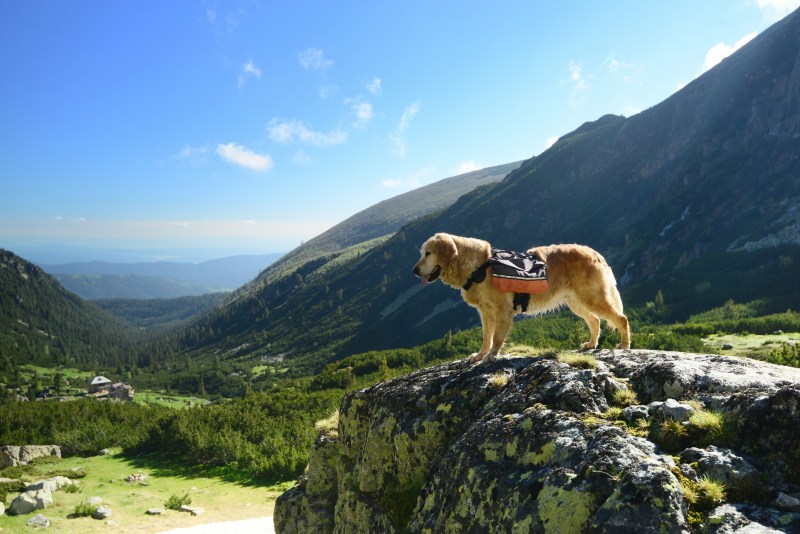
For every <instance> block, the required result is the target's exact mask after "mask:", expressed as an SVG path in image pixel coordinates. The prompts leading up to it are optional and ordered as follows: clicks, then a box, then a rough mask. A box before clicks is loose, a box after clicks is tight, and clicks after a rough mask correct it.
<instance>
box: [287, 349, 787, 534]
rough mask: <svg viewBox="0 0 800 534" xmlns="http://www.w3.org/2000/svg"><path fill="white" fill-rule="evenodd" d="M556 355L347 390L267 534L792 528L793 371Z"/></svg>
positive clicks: (424, 373)
mask: <svg viewBox="0 0 800 534" xmlns="http://www.w3.org/2000/svg"><path fill="white" fill-rule="evenodd" d="M557 356H558V355H556V354H550V355H544V356H542V357H538V358H512V357H508V358H501V359H499V360H498V361H496V362H492V363H480V364H474V365H470V364H468V363H466V361H456V362H451V363H446V364H442V365H438V366H435V367H430V368H427V369H422V370H420V371H416V372H414V373H411V374H409V375H406V376H403V377H399V378H396V379H394V380H391V381H388V382H384V383H380V384H377V385H375V386H373V387H370V388H367V389H363V390H359V391H355V392H352V393H350V394H348V395H347V396H346V397H345V398H344V400H343V401H342V405H341V409H340V415H339V425H338V436H335V435H334V436H331V435H329V434H324V435H320V436H319V438H318V439H317V441H316V443H315V446H314V448H313V449H312V452H311V457H310V462H309V468H308V470H307V472H306V474H305V475H303V476H302V477H301V479H300V480H299V481H298V484H297V485H296V486H295V487H293V488H292V489H290V490H288V491H287V492H285V493H284V494H283V495H282V496H281V497H280V498H279V499H278V501H277V503H276V507H275V525H276V529H277V532H279V533H291V532H319V533H323V532H340V533H345V532H545V533H555V532H558V533H569V532H576V533H577V532H624V531H629V532H637V533H648V532H654V533H655V532H659V533H661V532H665V533H668V532H674V533H684V532H687V533H688V532H707V533H723V532H740V531H741V532H744V531H748V532H750V531H752V532H755V531H759V532H771V531H779V532H800V506H798V503H800V501H798V498H799V497H800V369H795V368H789V367H782V366H776V365H772V364H767V363H763V362H758V361H755V360H749V359H745V358H733V357H723V356H714V355H699V354H685V353H674V352H672V353H671V352H655V351H643V350H633V351H596V352H594V353H593V354H591V355H589V358H582V359H572V360H570V359H569V358H562V357H557ZM567 356H574V355H571V354H570V355H567ZM559 360H563V362H562V361H559ZM564 362H568V363H564ZM570 364H571V365H570ZM626 405H629V406H627V407H625V408H624V409H623V407H624V406H626ZM743 529H744V530H743Z"/></svg>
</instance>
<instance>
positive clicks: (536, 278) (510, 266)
mask: <svg viewBox="0 0 800 534" xmlns="http://www.w3.org/2000/svg"><path fill="white" fill-rule="evenodd" d="M489 261H491V262H492V263H491V267H492V285H493V286H494V288H495V289H497V290H498V291H510V292H513V293H527V294H529V295H535V294H536V293H544V292H545V291H547V267H546V266H545V264H544V262H543V261H541V260H540V259H538V258H536V257H535V256H531V255H530V254H527V253H524V252H513V251H510V250H501V249H496V248H495V249H492V255H491V257H490V258H489Z"/></svg>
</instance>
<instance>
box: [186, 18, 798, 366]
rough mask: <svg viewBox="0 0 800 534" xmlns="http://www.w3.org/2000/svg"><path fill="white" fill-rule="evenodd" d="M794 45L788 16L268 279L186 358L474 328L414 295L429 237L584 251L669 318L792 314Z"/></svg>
mask: <svg viewBox="0 0 800 534" xmlns="http://www.w3.org/2000/svg"><path fill="white" fill-rule="evenodd" d="M799 47H800V12H795V13H793V14H792V15H790V16H788V17H787V18H785V19H784V20H782V21H780V22H778V23H776V24H775V25H773V26H772V27H771V28H769V29H767V30H766V31H764V32H763V33H762V34H761V35H759V36H758V37H756V38H755V39H753V40H752V41H751V42H750V43H748V44H747V45H746V46H744V47H742V48H741V49H740V50H739V51H738V52H736V53H735V54H733V55H731V56H730V57H728V58H727V59H726V60H724V61H723V62H722V63H720V64H719V65H717V66H716V67H714V68H713V69H711V70H710V71H708V72H707V73H705V74H704V75H702V76H700V77H699V78H697V79H696V80H694V81H693V82H691V83H690V84H688V85H687V86H686V87H684V88H683V89H682V90H680V91H678V92H677V93H676V94H674V95H673V96H671V97H670V98H668V99H667V100H665V101H664V102H662V103H661V104H659V105H657V106H654V107H653V108H651V109H648V110H646V111H644V112H642V113H639V114H638V115H635V116H632V117H630V118H624V117H618V116H612V115H608V116H605V117H601V118H600V119H599V120H597V121H595V122H592V123H587V124H584V125H583V126H581V127H580V128H578V129H577V130H575V131H574V132H572V133H570V134H569V135H565V136H563V137H562V138H561V139H560V140H559V141H558V142H557V143H556V144H555V145H554V146H553V147H551V148H550V149H549V150H547V151H546V152H544V153H543V154H541V155H540V156H538V157H534V158H531V159H530V160H527V161H526V162H524V163H523V164H522V165H521V166H520V167H519V168H518V169H516V170H514V171H512V172H510V174H508V176H507V177H506V178H504V179H503V180H502V181H500V182H497V183H494V184H489V185H485V186H482V187H478V188H477V189H475V190H473V191H472V192H470V193H467V194H464V195H463V196H462V197H460V198H459V199H458V200H457V201H456V202H455V203H454V204H452V205H451V206H449V207H447V208H445V209H443V210H441V211H438V212H435V213H432V214H429V215H425V216H422V217H420V218H418V219H416V220H414V221H413V222H410V223H409V224H407V225H405V226H403V227H402V228H401V229H400V231H398V232H396V233H395V234H394V235H393V236H392V237H391V238H388V239H384V240H373V241H366V239H365V236H361V237H358V236H357V237H356V238H354V239H351V240H350V241H348V242H347V243H345V244H352V247H355V249H353V250H357V252H354V253H350V254H347V253H344V252H341V251H340V252H338V253H332V254H329V255H327V256H319V257H309V259H308V260H307V261H305V262H303V261H298V262H297V264H296V265H297V267H294V268H293V269H288V270H287V269H284V270H283V272H282V273H281V276H280V277H274V278H272V279H269V278H268V279H266V280H264V275H262V277H260V279H259V281H260V282H261V283H254V284H250V285H248V286H245V287H244V288H243V289H241V290H239V291H238V292H237V295H236V298H235V299H233V300H231V301H230V302H229V303H228V304H227V305H226V306H225V307H224V308H223V309H221V310H218V311H217V312H213V313H211V314H209V315H207V316H205V317H204V318H203V319H202V320H200V321H199V322H198V323H197V324H196V325H195V326H194V327H193V328H192V329H190V331H187V334H186V335H185V337H184V350H188V351H190V352H191V353H192V354H197V353H205V352H207V351H209V350H214V349H215V348H217V349H218V348H219V346H218V345H219V343H220V342H221V341H220V340H225V343H229V344H246V345H247V346H248V347H249V349H248V350H250V351H251V353H252V354H253V355H258V354H263V353H268V352H275V351H280V352H283V353H287V354H289V355H290V356H294V357H296V358H300V357H307V358H309V362H316V363H314V365H319V364H320V363H321V362H324V361H327V360H331V359H336V358H339V357H342V356H344V355H346V354H349V353H354V352H359V351H364V350H371V349H377V348H387V347H399V346H411V345H416V344H419V343H422V342H424V341H427V340H430V339H432V338H435V337H438V336H442V335H444V334H445V333H446V332H447V331H448V330H454V329H461V328H466V327H470V326H474V325H476V324H477V315H476V313H475V312H474V310H472V309H470V308H468V307H467V306H466V305H465V304H463V303H462V302H461V299H460V296H459V295H458V293H457V292H456V291H455V290H453V289H450V288H447V287H444V286H443V285H442V284H435V285H432V286H429V287H427V288H425V289H424V290H422V289H421V288H420V286H419V285H418V283H417V282H416V281H415V279H414V278H413V276H412V275H411V274H410V268H411V265H413V263H414V262H415V261H416V259H417V255H418V250H419V245H420V244H421V243H422V242H423V241H424V240H425V239H426V238H427V237H428V236H430V235H431V234H433V233H435V232H437V231H448V232H452V233H455V234H461V235H470V236H475V237H480V238H484V239H487V240H489V241H490V242H492V243H493V244H495V245H498V246H502V247H504V248H511V249H525V248H528V247H530V246H533V245H537V244H547V243H554V242H555V243H557V242H577V243H585V244H588V245H590V246H592V247H594V248H596V249H598V250H600V251H602V252H603V254H604V255H605V256H606V258H607V259H608V260H609V262H610V263H611V264H612V266H613V268H614V271H615V273H616V274H617V276H618V278H619V281H620V284H621V285H622V287H623V298H624V300H625V301H626V304H627V305H628V306H632V305H643V304H644V303H645V302H646V301H647V300H652V299H653V298H654V296H655V294H656V293H657V292H658V291H659V290H661V291H662V292H663V295H664V299H665V303H666V305H667V306H668V307H669V309H670V310H671V315H670V317H672V318H674V319H681V318H685V317H686V316H688V315H689V314H691V313H693V312H695V311H699V310H703V309H707V308H710V307H713V306H717V305H720V304H722V303H723V302H725V301H726V300H728V299H735V300H737V301H747V300H753V299H761V300H762V301H763V306H764V307H765V308H768V309H784V310H785V309H786V308H787V307H790V306H794V307H796V306H797V302H798V301H800V284H797V279H798V278H800V247H798V245H800V53H799V50H798V48H799ZM359 240H361V241H362V243H361V244H360V245H356V244H354V243H356V242H358V241H359ZM363 241H366V242H363ZM275 267H276V268H277V267H278V263H276V264H275ZM268 271H269V270H268ZM633 327H634V328H636V325H635V324H634V325H633ZM203 330H205V331H213V332H215V337H214V338H213V339H211V338H206V339H204V338H203V336H202V335H198V332H201V331H203ZM190 334H191V335H190Z"/></svg>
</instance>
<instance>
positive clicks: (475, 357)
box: [469, 352, 485, 363]
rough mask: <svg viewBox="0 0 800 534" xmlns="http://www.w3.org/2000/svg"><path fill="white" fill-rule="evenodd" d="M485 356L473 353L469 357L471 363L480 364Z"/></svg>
mask: <svg viewBox="0 0 800 534" xmlns="http://www.w3.org/2000/svg"><path fill="white" fill-rule="evenodd" d="M484 356H485V354H481V353H480V352H473V353H472V355H471V356H470V357H469V363H475V362H479V361H481V360H482V359H483V357H484Z"/></svg>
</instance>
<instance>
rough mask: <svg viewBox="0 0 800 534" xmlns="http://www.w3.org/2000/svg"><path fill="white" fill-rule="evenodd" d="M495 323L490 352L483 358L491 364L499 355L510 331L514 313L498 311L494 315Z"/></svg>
mask: <svg viewBox="0 0 800 534" xmlns="http://www.w3.org/2000/svg"><path fill="white" fill-rule="evenodd" d="M495 316H496V317H497V321H496V322H495V326H494V334H493V337H492V350H490V351H489V353H488V354H487V355H486V357H485V358H484V359H485V360H486V361H487V362H493V361H495V360H496V359H497V355H498V354H500V350H501V349H502V348H503V345H504V344H505V342H506V338H507V337H508V333H509V332H510V331H511V324H512V323H513V321H514V312H513V311H511V309H508V310H498V311H497V313H496V314H495Z"/></svg>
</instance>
